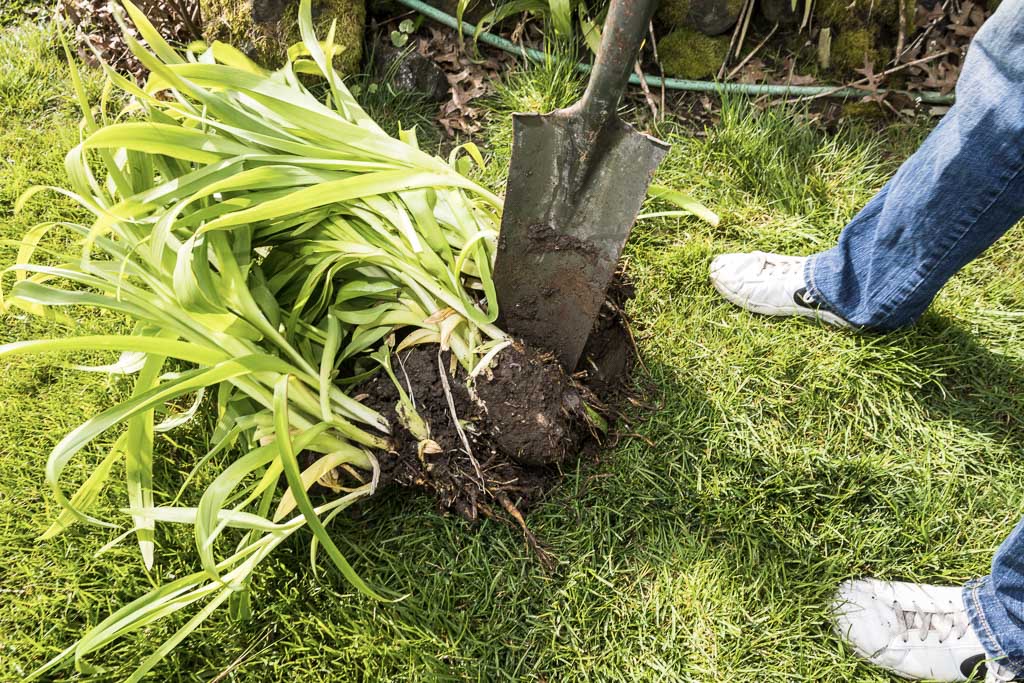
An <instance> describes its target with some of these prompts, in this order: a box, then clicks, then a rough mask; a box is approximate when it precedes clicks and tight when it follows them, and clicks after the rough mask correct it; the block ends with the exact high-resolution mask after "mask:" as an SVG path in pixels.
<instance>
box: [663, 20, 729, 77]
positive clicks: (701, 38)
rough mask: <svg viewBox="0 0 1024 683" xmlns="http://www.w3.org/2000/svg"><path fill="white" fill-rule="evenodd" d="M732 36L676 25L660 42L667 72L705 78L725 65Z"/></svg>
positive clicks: (681, 75) (670, 74)
mask: <svg viewBox="0 0 1024 683" xmlns="http://www.w3.org/2000/svg"><path fill="white" fill-rule="evenodd" d="M728 51H729V36H718V37H715V38H710V37H708V36H706V35H704V34H702V33H700V32H698V31H694V30H692V29H688V28H680V29H676V30H675V31H673V32H672V33H670V34H668V35H667V36H665V37H664V38H662V39H661V40H660V41H659V42H658V56H659V57H660V58H661V63H662V66H663V67H664V69H665V73H666V74H667V75H669V76H677V77H680V78H706V77H708V76H711V75H713V74H714V73H715V72H717V71H718V68H719V67H720V66H722V62H723V61H724V60H725V54H726V52H728Z"/></svg>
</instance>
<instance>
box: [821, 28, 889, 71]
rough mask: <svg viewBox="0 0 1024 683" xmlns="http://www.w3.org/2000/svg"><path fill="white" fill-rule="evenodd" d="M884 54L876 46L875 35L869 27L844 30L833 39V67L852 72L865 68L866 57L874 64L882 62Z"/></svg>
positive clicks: (837, 69)
mask: <svg viewBox="0 0 1024 683" xmlns="http://www.w3.org/2000/svg"><path fill="white" fill-rule="evenodd" d="M881 57H882V54H881V53H880V52H879V50H877V49H876V48H875V37H874V35H873V34H872V33H871V31H868V30H867V29H853V30H848V31H843V32H842V33H840V34H839V37H838V38H836V39H835V40H833V41H832V59H831V62H832V68H833V69H835V70H836V71H840V72H850V71H853V70H854V69H863V68H864V59H865V58H867V59H868V60H869V61H871V62H872V63H873V64H875V65H878V64H880V63H881V61H882V60H881Z"/></svg>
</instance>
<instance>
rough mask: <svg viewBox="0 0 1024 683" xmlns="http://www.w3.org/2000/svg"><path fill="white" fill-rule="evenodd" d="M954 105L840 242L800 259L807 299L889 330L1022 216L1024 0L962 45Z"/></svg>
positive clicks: (1014, 1)
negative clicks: (962, 58) (962, 59)
mask: <svg viewBox="0 0 1024 683" xmlns="http://www.w3.org/2000/svg"><path fill="white" fill-rule="evenodd" d="M956 95H957V97H956V104H955V105H954V106H953V107H952V108H951V109H950V111H949V112H948V113H947V114H946V116H945V118H943V120H942V122H941V123H940V124H939V125H938V126H937V127H936V128H935V130H934V131H933V132H932V133H931V135H930V136H929V137H928V139H927V140H925V142H924V143H923V144H922V145H921V147H920V148H919V149H918V151H917V152H915V153H914V155H913V156H911V157H910V158H909V159H908V160H907V161H906V162H905V163H904V164H903V165H902V166H901V167H900V169H899V171H898V172H897V173H896V175H895V176H894V177H893V178H892V179H891V180H890V181H889V182H888V183H887V184H886V185H885V187H884V188H883V189H882V191H881V192H879V193H878V195H877V196H876V197H875V198H874V199H872V200H871V201H870V202H869V203H868V205H867V206H865V207H864V209H863V210H862V211H861V212H860V213H859V214H858V215H857V216H856V217H855V218H854V219H853V221H852V222H851V223H850V224H849V225H848V226H847V227H846V229H845V230H843V233H842V235H841V236H840V238H839V244H838V245H837V246H836V247H834V248H833V249H829V250H828V251H825V252H822V253H820V254H816V255H814V256H812V257H810V258H809V259H808V261H807V264H806V268H805V273H804V277H805V280H806V282H807V286H808V293H809V294H810V296H811V297H812V298H813V299H815V300H817V301H818V302H819V303H823V304H824V305H825V306H827V307H828V308H829V309H831V310H832V311H833V312H835V313H837V314H838V315H839V316H840V317H842V318H843V319H844V320H846V321H847V322H849V323H851V324H853V325H855V326H863V327H868V328H874V329H893V328H897V327H901V326H903V325H906V324H909V323H911V322H913V321H914V320H916V319H917V317H918V316H920V315H921V313H923V312H924V310H925V309H926V308H927V307H928V304H929V303H931V301H932V299H933V298H934V297H935V295H936V293H937V292H938V290H939V288H940V287H942V285H943V284H945V283H946V281H947V280H948V279H949V278H950V277H952V275H953V274H954V273H956V272H957V271H958V270H959V269H960V268H962V267H963V266H964V265H965V264H967V263H968V262H969V261H971V260H972V259H974V258H975V257H977V256H978V254H980V253H981V252H982V251H983V250H984V249H985V248H987V247H988V246H989V245H991V244H992V243H993V242H995V241H996V240H997V239H998V238H999V237H1000V236H1002V235H1003V234H1004V233H1005V232H1006V231H1007V230H1008V229H1009V228H1010V227H1012V226H1013V224H1014V223H1016V222H1017V221H1018V220H1019V219H1020V218H1021V217H1022V216H1024V0H1004V2H1003V3H1002V4H1001V5H1000V7H999V9H998V10H997V11H996V12H995V14H994V15H993V16H992V17H991V18H990V19H989V20H988V21H987V22H986V23H985V25H984V26H983V27H982V29H981V30H980V31H979V32H978V34H977V35H976V36H975V38H974V41H973V42H972V43H971V46H970V48H969V49H968V54H967V58H966V60H965V63H964V68H963V72H962V73H961V76H960V80H959V83H958V84H957V90H956Z"/></svg>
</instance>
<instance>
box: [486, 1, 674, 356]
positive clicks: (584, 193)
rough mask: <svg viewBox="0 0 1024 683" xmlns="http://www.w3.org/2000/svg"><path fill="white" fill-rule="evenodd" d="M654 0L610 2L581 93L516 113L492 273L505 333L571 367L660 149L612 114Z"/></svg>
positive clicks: (659, 157)
mask: <svg viewBox="0 0 1024 683" xmlns="http://www.w3.org/2000/svg"><path fill="white" fill-rule="evenodd" d="M656 4H657V3H656V0H613V2H612V3H611V7H610V9H609V11H608V19H607V21H606V22H605V27H604V35H603V37H602V42H601V52H600V55H599V57H598V60H597V63H596V64H595V66H594V70H593V72H592V74H591V79H590V83H589V84H588V86H587V90H586V93H585V94H584V95H583V99H581V100H580V101H579V102H577V103H576V104H575V105H573V106H572V107H569V108H568V109H562V110H559V111H556V112H553V113H551V114H546V115H538V114H516V115H515V117H514V121H513V125H514V140H513V147H512V163H511V167H510V169H509V178H508V187H507V190H506V193H505V210H504V215H503V218H502V222H501V235H500V237H499V240H498V252H497V259H496V262H495V269H494V283H495V287H496V289H497V294H498V302H499V304H500V306H501V309H500V310H501V317H500V321H501V323H502V325H503V327H504V329H506V330H507V331H509V332H511V333H513V334H514V335H516V336H520V337H523V338H524V339H526V341H527V342H530V343H531V344H535V345H537V346H540V347H543V348H548V349H551V350H552V351H554V352H555V354H556V355H557V356H558V359H559V360H560V361H561V363H562V365H563V366H564V367H565V368H566V369H567V370H568V371H570V372H571V371H573V370H574V369H575V367H576V363H577V361H578V360H579V357H580V354H581V353H582V352H583V347H584V344H586V341H587V337H588V336H589V335H590V331H591V329H592V327H593V324H594V321H595V320H596V318H597V316H598V313H599V312H600V310H601V306H602V304H603V303H604V299H605V293H606V291H607V289H608V285H609V284H610V283H611V280H612V277H613V275H614V274H615V269H616V267H617V265H618V262H619V257H620V256H621V255H622V249H623V246H624V245H625V243H626V239H627V238H628V237H629V232H630V230H631V229H632V227H633V223H634V222H635V221H636V216H637V214H638V213H639V211H640V205H641V204H642V202H643V200H644V197H645V196H646V194H647V187H648V185H649V184H650V182H651V178H652V176H653V175H654V171H655V169H656V168H657V167H658V164H660V163H661V161H662V159H663V158H664V157H665V154H666V153H667V152H668V145H667V144H665V143H664V142H661V141H660V140H657V139H655V138H653V137H651V136H649V135H645V134H643V133H640V132H638V131H637V130H636V129H634V128H633V127H632V126H630V125H628V124H626V123H624V122H622V121H621V120H620V119H619V117H618V115H617V113H616V110H617V108H618V103H619V99H620V98H621V96H622V92H623V90H624V89H625V86H626V82H627V81H628V79H629V74H630V72H631V71H632V65H633V61H634V59H635V57H636V53H637V50H638V49H639V47H640V44H641V43H642V42H643V36H644V34H645V32H646V30H647V26H648V24H649V22H650V19H651V14H652V13H653V11H654V6H655V5H656Z"/></svg>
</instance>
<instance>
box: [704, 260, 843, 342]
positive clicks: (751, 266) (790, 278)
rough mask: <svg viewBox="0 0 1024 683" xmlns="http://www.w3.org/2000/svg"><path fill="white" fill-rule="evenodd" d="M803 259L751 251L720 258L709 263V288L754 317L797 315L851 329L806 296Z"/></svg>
mask: <svg viewBox="0 0 1024 683" xmlns="http://www.w3.org/2000/svg"><path fill="white" fill-rule="evenodd" d="M806 262H807V257H806V256H782V255H779V254H768V253H765V252H763V251H755V252H751V253H749V254H722V255H721V256H717V257H716V258H715V260H714V261H712V262H711V284H712V285H714V287H715V289H717V290H718V293H719V294H721V295H722V296H724V297H725V298H726V299H728V300H729V301H731V302H732V303H734V304H736V305H737V306H739V307H740V308H745V309H747V310H748V311H752V312H754V313H761V314H762V315H799V316H803V317H805V318H814V319H816V320H821V321H822V322H824V323H828V324H829V325H834V326H836V327H851V325H850V324H849V323H848V322H846V321H845V320H843V319H842V318H840V317H839V316H838V315H836V314H835V313H832V312H830V311H827V310H825V309H823V308H821V306H820V305H819V304H818V303H817V302H815V301H814V300H812V299H811V298H810V297H808V295H807V283H805V282H804V264H805V263H806Z"/></svg>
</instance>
